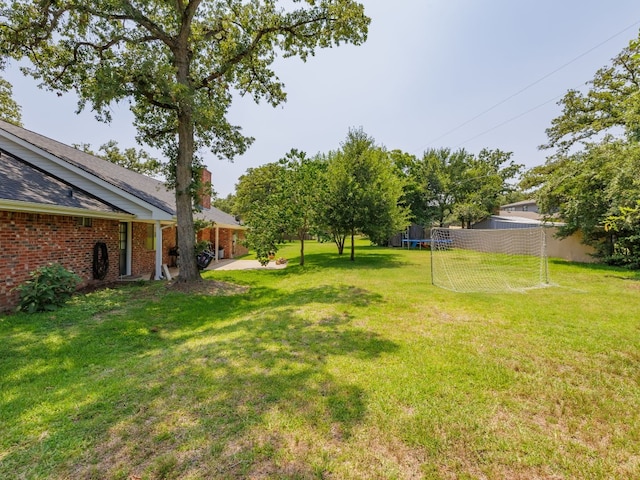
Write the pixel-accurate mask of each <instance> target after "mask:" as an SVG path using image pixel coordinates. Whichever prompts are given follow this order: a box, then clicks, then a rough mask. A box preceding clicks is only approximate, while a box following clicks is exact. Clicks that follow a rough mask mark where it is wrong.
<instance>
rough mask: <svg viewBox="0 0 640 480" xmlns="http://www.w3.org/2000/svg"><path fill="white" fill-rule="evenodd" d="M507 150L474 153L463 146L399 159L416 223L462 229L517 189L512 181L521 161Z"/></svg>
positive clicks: (493, 208) (518, 170)
mask: <svg viewBox="0 0 640 480" xmlns="http://www.w3.org/2000/svg"><path fill="white" fill-rule="evenodd" d="M511 156H512V154H511V152H503V151H501V150H490V149H486V148H485V149H483V150H481V151H480V153H479V154H477V155H474V154H472V153H469V152H467V151H466V150H464V149H460V150H456V151H452V150H451V149H448V148H440V149H430V150H427V151H426V152H424V154H423V156H422V158H420V159H418V158H416V157H413V156H409V157H406V156H404V157H398V156H397V154H396V164H397V165H399V164H398V159H400V162H401V165H399V168H400V169H401V171H403V173H404V176H405V178H406V185H407V186H406V193H405V196H406V199H407V203H408V205H409V207H410V209H411V213H412V217H413V219H414V221H416V222H417V223H418V224H420V225H424V226H432V225H438V226H444V224H445V222H453V221H457V222H460V223H461V224H462V226H463V227H470V226H471V224H472V223H474V222H476V221H478V220H481V219H483V218H485V217H486V216H488V215H491V214H492V213H493V212H494V211H495V210H496V209H497V207H499V205H500V204H501V203H502V202H503V201H504V200H505V198H507V196H508V195H509V194H510V192H512V191H513V190H514V189H515V188H516V187H515V185H513V184H512V183H513V182H514V181H515V179H516V178H517V176H518V175H519V174H520V172H521V170H522V165H519V164H516V163H514V162H513V161H512V160H511Z"/></svg>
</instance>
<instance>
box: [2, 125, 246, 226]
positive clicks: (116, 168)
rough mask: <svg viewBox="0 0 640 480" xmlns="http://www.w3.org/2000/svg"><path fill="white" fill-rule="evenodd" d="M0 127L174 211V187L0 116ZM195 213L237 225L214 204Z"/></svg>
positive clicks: (121, 187) (111, 182)
mask: <svg viewBox="0 0 640 480" xmlns="http://www.w3.org/2000/svg"><path fill="white" fill-rule="evenodd" d="M0 129H2V130H5V131H6V132H8V133H10V134H12V135H15V136H16V137H18V138H20V139H22V140H23V141H25V142H28V143H30V144H31V145H33V146H35V147H37V148H39V149H41V150H44V151H45V152H48V153H49V154H51V155H53V156H55V157H57V158H59V159H60V160H63V161H65V162H67V163H69V164H71V165H74V166H75V167H78V168H80V169H82V170H84V171H85V172H87V173H89V174H91V175H94V176H96V177H98V178H100V179H102V180H104V181H106V182H108V183H110V184H111V185H113V186H115V187H117V188H119V189H121V190H123V191H125V192H127V193H129V194H131V195H134V196H136V197H138V198H139V199H141V200H143V201H145V202H147V203H149V204H151V205H153V206H154V207H156V208H159V209H161V210H163V211H165V212H167V213H169V214H171V215H175V214H176V206H175V196H174V193H173V191H170V190H167V188H166V186H165V184H164V183H163V182H161V181H160V180H156V179H154V178H151V177H147V176H146V175H142V174H140V173H137V172H134V171H131V170H129V169H127V168H124V167H122V166H120V165H116V164H114V163H111V162H109V161H107V160H103V159H101V158H98V157H96V156H94V155H90V154H88V153H85V152H82V151H80V150H78V149H75V148H73V147H70V146H68V145H65V144H63V143H60V142H57V141H55V140H52V139H50V138H47V137H45V136H43V135H39V134H37V133H35V132H32V131H30V130H27V129H24V128H21V127H17V126H15V125H12V124H10V123H7V122H4V121H2V120H0ZM196 217H198V218H204V219H206V220H210V221H213V222H216V223H218V224H223V225H229V226H240V224H239V223H238V222H237V221H236V220H235V218H234V217H233V216H231V215H229V214H227V213H225V212H222V211H221V210H218V209H217V208H211V209H208V210H203V211H202V212H201V213H199V214H196Z"/></svg>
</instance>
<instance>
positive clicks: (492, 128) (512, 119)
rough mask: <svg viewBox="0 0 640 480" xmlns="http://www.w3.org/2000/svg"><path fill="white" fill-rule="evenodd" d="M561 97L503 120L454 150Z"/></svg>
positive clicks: (559, 96)
mask: <svg viewBox="0 0 640 480" xmlns="http://www.w3.org/2000/svg"><path fill="white" fill-rule="evenodd" d="M562 97H563V95H557V96H555V97H553V98H552V99H551V100H547V101H546V102H543V103H540V104H539V105H536V106H535V107H533V108H530V109H529V110H527V111H526V112H522V113H520V114H518V115H516V116H515V117H511V118H510V119H508V120H505V121H504V122H502V123H499V124H498V125H494V126H493V127H491V128H489V129H488V130H485V131H484V132H480V133H478V134H477V135H474V136H473V137H471V138H468V139H467V140H465V141H464V142H460V143H459V144H458V145H456V147H455V148H458V147H460V146H462V145H464V144H465V143H469V142H470V141H472V140H475V139H476V138H478V137H481V136H483V135H486V134H487V133H489V132H493V131H494V130H496V129H498V128H500V127H502V126H504V125H506V124H508V123H511V122H513V121H514V120H517V119H519V118H520V117H524V116H525V115H527V114H529V113H531V112H533V111H534V110H537V109H539V108H541V107H544V106H545V105H547V104H549V103H551V102H555V101H556V100H558V99H559V98H562Z"/></svg>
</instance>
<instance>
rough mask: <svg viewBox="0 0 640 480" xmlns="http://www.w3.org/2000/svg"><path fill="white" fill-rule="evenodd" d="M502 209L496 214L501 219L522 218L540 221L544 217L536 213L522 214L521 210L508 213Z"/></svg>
mask: <svg viewBox="0 0 640 480" xmlns="http://www.w3.org/2000/svg"><path fill="white" fill-rule="evenodd" d="M503 208H504V206H502V207H501V209H500V212H499V213H498V215H499V216H501V217H522V218H528V219H530V220H542V219H543V218H544V215H543V214H541V213H538V212H523V211H522V210H517V211H509V210H503Z"/></svg>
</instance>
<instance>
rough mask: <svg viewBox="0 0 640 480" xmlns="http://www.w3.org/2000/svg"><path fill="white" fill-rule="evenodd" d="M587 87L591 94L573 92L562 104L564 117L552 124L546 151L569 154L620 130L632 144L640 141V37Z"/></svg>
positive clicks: (599, 71)
mask: <svg viewBox="0 0 640 480" xmlns="http://www.w3.org/2000/svg"><path fill="white" fill-rule="evenodd" d="M587 85H590V88H589V89H588V91H587V92H584V93H583V92H580V91H578V90H569V91H568V92H567V93H566V94H565V96H564V97H563V98H562V100H560V102H559V105H560V106H561V107H562V113H561V114H560V115H559V116H558V117H556V118H554V119H553V120H552V122H551V127H549V128H548V129H547V137H548V139H549V141H548V142H547V143H546V144H545V145H543V146H542V148H547V149H552V148H555V149H557V150H558V151H559V152H560V153H566V152H567V151H568V150H569V149H570V148H571V147H572V146H574V145H575V144H576V143H579V142H583V141H586V140H589V139H592V138H593V137H595V136H596V135H598V134H606V133H614V130H615V129H616V128H617V129H619V130H621V131H622V132H623V135H624V136H625V138H626V139H628V140H629V141H638V140H640V37H639V38H637V39H634V40H632V41H631V42H629V45H628V46H627V47H626V48H624V49H623V50H622V51H621V52H620V53H619V54H618V55H617V56H616V57H615V58H613V60H612V62H611V65H609V66H606V67H603V68H601V69H600V70H598V71H597V72H596V73H595V75H594V77H593V79H592V80H590V81H589V82H588V83H587Z"/></svg>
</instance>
